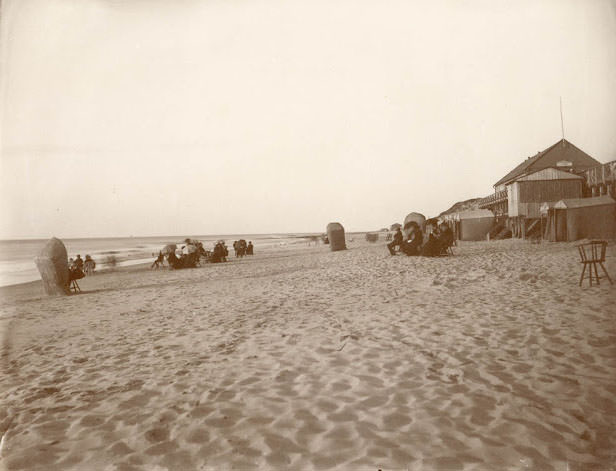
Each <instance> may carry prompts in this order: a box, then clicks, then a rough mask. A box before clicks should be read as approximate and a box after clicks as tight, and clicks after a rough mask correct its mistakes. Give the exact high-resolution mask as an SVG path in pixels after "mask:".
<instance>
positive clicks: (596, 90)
mask: <svg viewBox="0 0 616 471" xmlns="http://www.w3.org/2000/svg"><path fill="white" fill-rule="evenodd" d="M0 41H1V42H0V55H1V56H0V59H1V63H0V66H1V68H0V87H1V88H0V238H3V239H7V238H8V239H18V238H34V237H36V238H47V237H51V236H57V237H111V236H128V235H134V236H147V235H197V234H231V233H246V234H254V233H272V232H323V231H324V230H325V227H326V225H327V224H328V223H329V222H333V221H337V222H340V223H341V224H343V225H344V227H345V228H346V230H347V231H368V230H378V229H380V228H381V227H388V226H389V225H391V224H392V223H394V222H401V221H402V220H403V219H404V217H405V215H406V214H407V213H409V212H412V211H417V212H421V213H423V214H425V215H426V216H428V217H430V216H435V215H437V214H439V213H440V212H442V211H444V210H446V209H447V208H449V207H450V206H451V205H452V204H453V203H455V202H456V201H461V200H465V199H468V198H473V197H482V196H486V195H488V194H490V193H492V192H493V188H492V185H493V184H494V183H495V182H496V181H497V180H498V179H500V178H501V177H502V176H503V175H504V174H506V173H507V172H509V171H510V170H511V169H512V168H513V167H515V166H516V165H517V164H519V163H520V162H521V161H522V160H524V159H525V158H527V157H529V156H531V155H534V154H535V153H537V152H538V151H540V150H543V149H545V148H547V147H549V146H550V145H552V144H554V143H555V142H557V141H558V140H559V139H561V137H562V132H561V119H560V100H561V98H562V104H563V115H564V133H565V137H566V139H567V140H569V141H570V142H572V143H573V144H575V145H576V146H578V147H579V148H581V149H582V150H584V151H585V152H586V153H588V154H590V155H591V156H593V157H594V158H596V159H597V160H599V161H600V162H608V161H611V160H615V159H616V132H615V130H616V1H613V0H605V1H604V0H591V1H589V0H552V1H550V0H542V1H541V2H537V1H535V0H527V1H525V0H520V1H516V2H511V1H508V0H485V1H480V0H428V1H409V0H388V1H386V2H384V1H382V0H352V1H351V0H336V1H332V0H310V1H297V0H267V1H266V0H250V1H249V0H244V1H242V0H224V1H223V0H207V1H206V0H203V1H197V0H195V1H192V0H147V1H146V0H3V1H2V4H1V22H0Z"/></svg>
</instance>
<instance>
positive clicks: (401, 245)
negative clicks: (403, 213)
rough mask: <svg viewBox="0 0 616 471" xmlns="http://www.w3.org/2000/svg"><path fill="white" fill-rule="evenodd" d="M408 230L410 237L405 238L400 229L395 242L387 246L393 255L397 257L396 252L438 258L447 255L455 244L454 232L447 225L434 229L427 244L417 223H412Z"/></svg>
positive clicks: (395, 236)
mask: <svg viewBox="0 0 616 471" xmlns="http://www.w3.org/2000/svg"><path fill="white" fill-rule="evenodd" d="M406 230H407V231H408V237H406V238H405V236H404V233H403V232H402V230H401V229H400V228H398V229H397V230H396V233H395V235H394V237H393V241H391V242H390V243H389V244H387V248H388V249H389V253H390V254H391V255H396V251H400V252H402V253H404V254H406V255H423V256H426V257H437V256H439V255H446V254H447V251H448V250H449V247H451V246H452V245H453V244H454V236H453V231H452V230H451V228H450V227H449V226H448V225H447V224H441V225H440V226H436V227H433V230H432V232H430V234H428V237H427V239H426V240H425V242H424V234H423V232H422V230H421V228H420V227H419V225H418V224H417V223H415V222H411V223H410V225H409V227H408V228H406Z"/></svg>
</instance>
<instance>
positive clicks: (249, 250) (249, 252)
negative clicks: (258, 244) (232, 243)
mask: <svg viewBox="0 0 616 471" xmlns="http://www.w3.org/2000/svg"><path fill="white" fill-rule="evenodd" d="M254 249H255V248H254V245H252V240H251V241H249V242H248V245H247V246H246V255H254V254H255V253H254Z"/></svg>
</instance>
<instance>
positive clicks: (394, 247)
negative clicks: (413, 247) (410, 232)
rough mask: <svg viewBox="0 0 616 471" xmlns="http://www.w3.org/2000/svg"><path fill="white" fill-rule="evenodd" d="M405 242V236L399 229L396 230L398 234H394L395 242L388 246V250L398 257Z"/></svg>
mask: <svg viewBox="0 0 616 471" xmlns="http://www.w3.org/2000/svg"><path fill="white" fill-rule="evenodd" d="M403 242H404V235H403V234H402V230H401V229H400V228H399V227H398V228H396V233H395V234H394V238H393V240H392V241H391V242H390V243H389V244H387V248H388V249H389V253H390V254H392V255H396V251H397V250H400V247H401V246H402V243H403Z"/></svg>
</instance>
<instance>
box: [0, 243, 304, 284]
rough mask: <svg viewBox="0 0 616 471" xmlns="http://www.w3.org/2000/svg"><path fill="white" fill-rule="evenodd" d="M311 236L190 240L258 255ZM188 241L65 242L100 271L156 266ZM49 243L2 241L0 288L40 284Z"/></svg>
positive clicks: (70, 251) (70, 252)
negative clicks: (162, 255)
mask: <svg viewBox="0 0 616 471" xmlns="http://www.w3.org/2000/svg"><path fill="white" fill-rule="evenodd" d="M305 235H307V234H225V235H207V236H188V237H189V238H190V239H196V240H199V241H201V242H203V246H204V248H205V249H206V250H212V249H213V248H214V244H215V243H216V242H217V241H218V240H224V241H225V242H226V244H227V246H228V247H229V250H230V251H232V250H233V247H232V246H233V241H235V240H239V239H245V240H246V241H252V243H253V245H254V247H255V251H257V252H258V251H259V249H264V248H267V247H274V246H277V245H287V244H292V243H295V242H299V241H301V240H302V237H303V236H305ZM185 239H186V236H185V237H181V236H169V237H113V238H98V239H95V238H91V239H90V238H88V239H62V242H63V243H64V246H65V247H66V251H67V252H68V257H69V258H75V257H76V256H77V254H79V255H81V258H82V259H85V258H86V255H90V256H91V257H92V258H93V259H94V261H95V262H96V268H97V269H99V268H106V267H108V266H109V261H110V257H114V258H115V260H116V262H117V264H116V266H128V265H137V264H141V263H147V262H153V261H154V259H155V258H156V257H157V256H158V252H159V251H160V250H161V249H162V248H163V247H164V246H165V245H167V244H177V245H178V246H179V247H181V246H182V245H184V240H185ZM47 241H48V239H31V240H0V286H8V285H14V284H19V283H25V282H28V281H34V280H39V279H40V275H39V272H38V270H37V268H36V265H35V263H34V258H35V257H36V256H37V255H38V253H39V252H40V251H41V249H42V248H43V247H44V246H45V244H46V243H47Z"/></svg>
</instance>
